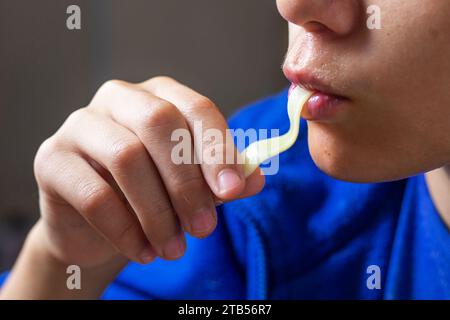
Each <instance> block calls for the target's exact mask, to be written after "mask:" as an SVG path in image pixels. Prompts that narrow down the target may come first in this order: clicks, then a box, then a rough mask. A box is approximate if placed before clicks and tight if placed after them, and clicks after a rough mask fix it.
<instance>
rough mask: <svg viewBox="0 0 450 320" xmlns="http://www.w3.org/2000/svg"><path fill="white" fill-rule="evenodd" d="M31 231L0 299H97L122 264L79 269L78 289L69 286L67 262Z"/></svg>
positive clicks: (123, 262)
mask: <svg viewBox="0 0 450 320" xmlns="http://www.w3.org/2000/svg"><path fill="white" fill-rule="evenodd" d="M35 229H36V227H35V228H34V229H33V230H32V231H31V232H30V234H29V236H28V237H27V240H26V242H25V244H24V247H23V249H22V252H21V254H20V255H19V258H18V259H17V261H16V264H15V266H14V268H13V270H12V271H11V273H10V275H9V277H8V280H7V281H6V283H5V284H4V286H3V288H1V289H0V299H30V300H31V299H32V300H34V299H36V300H38V299H97V298H99V297H100V296H101V294H102V293H103V291H104V290H105V288H106V286H107V285H108V284H109V283H110V282H111V281H112V280H113V279H114V278H115V276H116V275H117V274H118V273H119V272H120V270H121V269H122V268H123V266H124V265H125V263H126V261H125V260H122V259H120V260H118V261H115V262H113V263H110V264H108V265H105V266H99V267H95V268H89V269H84V268H81V269H80V271H81V272H80V284H81V286H80V289H72V290H71V289H69V287H68V285H67V280H68V278H69V277H70V274H68V273H67V268H68V266H69V265H68V264H66V263H63V262H61V261H59V260H57V259H56V258H55V257H53V256H52V255H51V254H50V252H49V251H48V250H47V249H46V247H45V245H43V244H42V241H40V239H39V237H37V236H35V234H36V230H35Z"/></svg>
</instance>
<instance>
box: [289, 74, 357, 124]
mask: <svg viewBox="0 0 450 320" xmlns="http://www.w3.org/2000/svg"><path fill="white" fill-rule="evenodd" d="M283 72H284V74H285V76H286V78H287V79H288V80H289V81H290V82H291V83H292V86H291V89H292V88H295V87H296V86H300V87H302V88H304V89H306V90H309V91H312V92H314V93H313V95H312V96H311V98H309V100H308V102H307V103H306V105H305V107H304V108H303V111H302V118H304V119H305V120H308V121H324V122H329V121H333V120H336V119H337V117H338V116H339V115H340V114H342V113H343V112H344V110H345V109H346V106H348V105H349V103H348V102H349V101H350V99H349V98H347V97H345V96H343V95H341V94H340V93H338V91H337V90H336V89H335V88H333V87H332V86H331V85H328V84H327V83H326V82H325V81H321V80H319V79H318V78H316V77H314V76H313V75H312V74H311V73H308V72H305V71H301V72H294V71H292V70H291V69H289V68H284V69H283Z"/></svg>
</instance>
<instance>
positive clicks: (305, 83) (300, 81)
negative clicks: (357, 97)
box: [283, 67, 345, 98]
mask: <svg viewBox="0 0 450 320" xmlns="http://www.w3.org/2000/svg"><path fill="white" fill-rule="evenodd" d="M283 72H284V75H285V76H286V78H287V79H288V80H289V81H290V82H292V83H293V84H295V85H298V86H300V87H302V88H304V89H306V90H309V91H313V92H320V93H323V94H326V95H331V96H335V97H338V98H345V97H344V96H342V95H341V94H339V92H337V90H336V89H335V88H333V87H332V86H331V85H329V84H327V83H325V81H322V80H320V79H319V78H317V77H315V76H314V75H313V74H312V73H311V72H308V71H306V70H300V71H294V70H292V69H290V68H288V67H284V68H283Z"/></svg>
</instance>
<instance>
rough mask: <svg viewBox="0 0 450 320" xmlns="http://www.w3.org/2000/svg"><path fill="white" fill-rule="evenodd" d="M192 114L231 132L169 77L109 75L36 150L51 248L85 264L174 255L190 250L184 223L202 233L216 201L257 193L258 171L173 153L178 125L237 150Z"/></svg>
mask: <svg viewBox="0 0 450 320" xmlns="http://www.w3.org/2000/svg"><path fill="white" fill-rule="evenodd" d="M196 121H201V123H202V127H203V130H207V129H209V128H215V129H219V130H220V131H221V132H222V133H223V137H226V135H227V134H229V133H227V132H226V130H227V124H226V121H225V119H224V117H223V115H222V114H221V113H220V111H219V110H218V109H217V107H216V106H215V105H214V104H213V103H212V102H211V101H210V100H209V99H207V98H206V97H204V96H202V95H200V94H198V93H196V92H195V91H193V90H191V89H189V88H187V87H186V86H184V85H182V84H180V83H178V82H177V81H175V80H173V79H171V78H167V77H156V78H152V79H150V80H148V81H146V82H143V83H140V84H131V83H127V82H123V81H117V80H114V81H109V82H107V83H105V84H104V85H103V86H102V87H101V88H100V89H99V91H98V92H97V94H96V95H95V96H94V98H93V100H92V101H91V103H90V104H89V105H88V106H87V107H85V108H82V109H79V110H77V111H75V112H74V113H73V114H72V115H70V116H69V118H68V119H67V120H66V121H65V123H64V124H63V125H62V127H61V128H60V129H59V130H58V131H57V132H56V133H55V134H54V135H53V136H52V137H50V138H49V139H47V140H46V141H45V142H44V143H43V144H42V146H41V147H40V149H39V151H38V153H37V156H36V159H35V175H36V180H37V182H38V186H39V191H40V206H41V216H42V217H41V221H40V223H42V226H43V227H41V228H38V229H39V230H42V231H40V232H42V233H43V234H42V235H41V237H42V239H44V240H43V241H44V243H45V244H46V246H48V250H49V252H51V253H52V254H53V255H54V256H55V257H57V258H58V259H59V260H60V261H63V262H67V263H76V264H78V265H80V266H86V267H96V266H100V265H104V264H105V263H108V262H110V261H116V260H117V259H123V258H124V257H126V258H127V259H131V260H134V261H137V262H140V263H148V262H150V261H152V260H153V259H154V258H155V257H156V256H160V257H162V258H165V259H176V258H179V257H180V256H182V255H183V253H184V251H185V249H186V244H185V239H184V232H188V233H190V234H191V235H193V236H196V237H205V236H208V235H209V234H211V232H212V231H213V230H214V228H215V226H216V219H217V217H216V211H215V204H216V203H217V202H223V201H229V200H232V199H237V198H242V197H248V196H251V195H254V194H256V193H258V192H259V191H260V190H261V189H262V187H263V185H264V177H263V176H262V175H261V174H260V172H259V170H257V171H256V172H255V173H254V174H252V175H251V176H250V177H248V178H247V179H245V178H244V176H243V173H242V166H241V165H239V164H221V163H220V164H211V163H202V164H194V163H193V164H181V165H177V164H175V163H174V162H173V161H172V159H171V153H172V149H173V147H174V145H175V144H177V143H178V142H174V141H171V135H172V133H173V132H174V130H176V129H186V130H189V131H190V133H191V136H192V138H193V143H194V145H195V146H196V147H198V146H199V145H202V147H203V150H206V149H208V148H215V150H221V151H222V152H224V153H225V152H226V150H234V144H233V142H232V139H228V140H225V141H226V142H224V143H220V144H219V142H214V141H213V142H211V141H205V140H204V139H203V137H202V133H201V132H200V133H199V132H196V130H193V127H194V122H196ZM230 144H232V145H230Z"/></svg>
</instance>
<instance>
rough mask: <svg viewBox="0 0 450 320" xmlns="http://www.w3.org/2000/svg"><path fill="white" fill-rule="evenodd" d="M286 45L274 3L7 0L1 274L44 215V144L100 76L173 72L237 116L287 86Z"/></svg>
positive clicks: (135, 77) (0, 118)
mask: <svg viewBox="0 0 450 320" xmlns="http://www.w3.org/2000/svg"><path fill="white" fill-rule="evenodd" d="M71 4H76V5H78V6H80V8H81V22H82V29H81V30H74V31H70V30H68V29H67V28H66V19H67V17H68V15H67V14H66V9H67V7H68V6H69V5H71ZM286 46H287V26H286V24H285V23H284V21H283V20H282V19H281V17H279V15H278V13H277V10H276V5H275V0H188V1H186V0H128V1H124V0H86V1H76V0H72V1H65V0H39V1H35V0H0V126H1V135H0V146H1V153H0V271H1V270H5V269H7V268H10V267H11V265H12V263H13V261H14V259H15V257H16V255H17V252H18V250H19V249H20V246H21V244H22V241H23V239H24V237H25V235H26V232H27V231H28V229H29V227H30V226H31V225H32V224H33V223H34V222H35V221H36V219H37V218H38V216H39V210H38V193H37V188H36V184H35V182H34V178H33V170H32V164H33V157H34V154H35V152H36V150H37V148H38V147H39V145H40V143H41V142H42V141H43V140H44V139H45V138H47V137H48V136H50V135H51V134H52V133H53V132H54V131H55V130H56V129H57V128H58V127H59V126H60V125H61V124H62V122H63V121H64V119H65V118H66V117H67V116H68V115H69V114H70V113H71V112H72V111H74V110H75V109H78V108H80V107H83V106H85V105H87V104H88V103H89V101H90V98H91V97H92V96H93V94H94V93H95V91H96V89H97V88H98V87H99V86H100V85H101V84H102V83H103V82H105V81H106V80H108V79H113V78H116V79H123V80H127V81H143V80H145V79H147V78H150V77H152V76H155V75H170V76H172V77H174V78H176V79H178V80H179V81H181V82H184V83H185V84H187V85H189V86H190V87H192V88H194V89H196V90H197V91H199V92H201V93H203V94H204V95H206V96H208V97H210V98H211V99H212V100H214V101H215V102H216V103H217V104H218V105H219V107H220V108H221V109H222V110H223V112H224V113H225V114H226V115H230V114H231V113H232V112H233V110H235V109H236V108H237V107H239V106H242V105H244V104H246V103H248V102H251V101H253V100H255V99H257V98H260V97H262V96H265V95H268V94H271V93H273V92H276V91H277V90H280V89H281V88H283V87H284V86H286V85H287V82H286V80H285V79H284V78H283V76H282V73H281V71H280V65H281V63H282V59H283V55H284V53H285V50H286Z"/></svg>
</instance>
